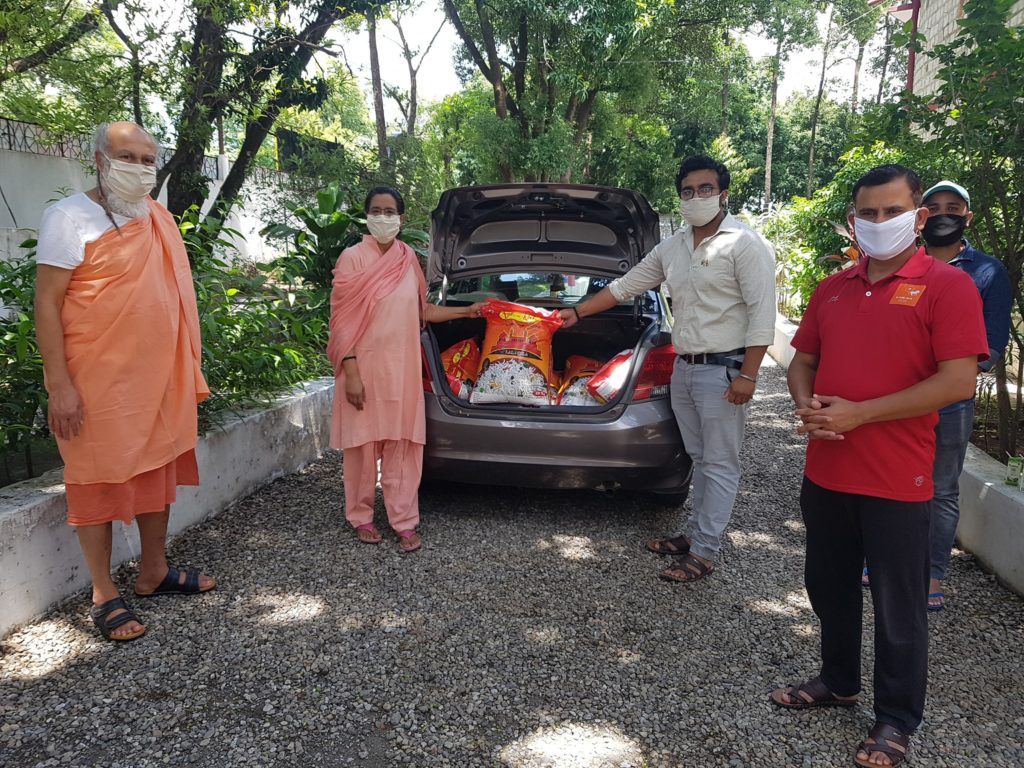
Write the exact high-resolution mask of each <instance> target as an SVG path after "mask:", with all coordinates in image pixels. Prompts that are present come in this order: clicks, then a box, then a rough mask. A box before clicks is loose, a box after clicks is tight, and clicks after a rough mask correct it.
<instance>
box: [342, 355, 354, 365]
mask: <svg viewBox="0 0 1024 768" xmlns="http://www.w3.org/2000/svg"><path fill="white" fill-rule="evenodd" d="M355 359H356V356H355V355H347V356H345V357H343V358H341V362H343V363H344V362H345V361H346V360H355Z"/></svg>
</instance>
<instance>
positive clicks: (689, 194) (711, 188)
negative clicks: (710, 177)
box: [679, 184, 718, 200]
mask: <svg viewBox="0 0 1024 768" xmlns="http://www.w3.org/2000/svg"><path fill="white" fill-rule="evenodd" d="M696 192H697V197H711V196H712V195H713V194H715V193H716V192H718V190H717V189H716V188H715V185H714V184H701V185H700V186H699V187H697V189H696ZM693 194H694V189H693V187H683V188H682V189H681V190H679V196H680V197H681V198H683V200H693Z"/></svg>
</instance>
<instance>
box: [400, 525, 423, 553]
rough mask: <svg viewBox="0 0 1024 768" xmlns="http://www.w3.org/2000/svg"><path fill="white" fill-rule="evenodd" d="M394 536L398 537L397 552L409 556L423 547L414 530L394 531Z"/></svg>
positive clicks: (421, 540)
mask: <svg viewBox="0 0 1024 768" xmlns="http://www.w3.org/2000/svg"><path fill="white" fill-rule="evenodd" d="M395 535H397V536H398V551H399V552H404V553H405V554H409V553H410V552H415V551H416V550H417V549H419V548H420V547H422V546H423V539H422V538H421V537H420V535H419V534H418V533H416V531H414V530H409V531H396V532H395Z"/></svg>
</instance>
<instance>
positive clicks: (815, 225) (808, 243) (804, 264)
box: [764, 140, 952, 317]
mask: <svg viewBox="0 0 1024 768" xmlns="http://www.w3.org/2000/svg"><path fill="white" fill-rule="evenodd" d="M840 160H841V165H840V167H839V169H838V170H837V171H836V173H835V175H834V176H833V178H832V181H830V182H829V183H828V184H826V185H824V186H823V187H821V188H819V189H818V190H817V191H816V192H815V193H814V196H813V197H812V198H811V199H810V200H808V199H806V198H803V197H795V198H794V199H793V201H792V203H791V204H790V205H789V206H786V207H784V208H782V209H781V210H779V211H777V212H775V213H773V214H772V216H771V217H770V218H769V219H768V220H767V221H766V222H765V225H764V233H765V236H766V237H768V238H769V239H770V240H772V241H773V243H774V244H775V249H776V254H775V255H776V259H777V262H778V264H779V269H780V271H781V276H782V282H783V283H784V284H785V285H786V286H787V290H789V291H791V292H792V293H791V296H788V297H786V298H787V302H786V304H787V308H788V310H789V311H790V312H791V313H792V314H793V315H794V316H796V317H798V316H800V315H802V314H803V311H804V309H805V308H806V307H807V302H808V301H809V300H810V298H811V294H812V293H813V292H814V289H815V287H816V286H817V285H818V283H819V282H820V281H821V279H822V278H823V277H825V276H826V275H828V274H829V273H830V272H832V271H834V270H835V269H837V268H839V267H841V266H843V265H844V264H846V263H848V262H847V261H846V260H845V259H844V258H842V254H843V252H844V251H845V250H846V248H847V247H848V246H849V245H850V241H849V238H847V237H846V236H844V235H842V234H840V231H842V230H843V229H844V228H845V226H846V220H847V212H848V209H849V206H850V203H851V202H852V199H851V193H852V191H853V185H854V184H855V183H856V181H857V179H859V178H860V177H861V176H862V175H864V174H865V173H866V172H867V171H869V170H871V169H872V168H874V167H875V166H877V165H883V164H885V163H899V164H901V165H906V166H908V167H910V168H913V169H914V170H916V171H917V172H918V174H920V176H921V177H922V179H924V180H925V184H928V183H929V181H928V180H929V179H931V180H933V181H932V182H931V183H934V181H937V180H939V179H941V178H945V177H947V176H949V173H950V171H951V170H952V168H951V165H952V160H951V159H950V158H949V157H948V156H946V155H941V154H940V155H936V154H933V153H931V152H929V151H928V150H927V149H926V147H925V145H924V143H923V142H921V141H920V140H917V142H916V143H914V142H910V141H908V142H907V144H906V145H905V146H902V147H897V146H892V145H889V144H885V143H884V142H881V141H878V142H875V143H873V144H871V145H870V146H867V147H857V148H855V149H852V150H850V151H849V152H847V153H846V154H845V155H843V156H842V158H841V159H840Z"/></svg>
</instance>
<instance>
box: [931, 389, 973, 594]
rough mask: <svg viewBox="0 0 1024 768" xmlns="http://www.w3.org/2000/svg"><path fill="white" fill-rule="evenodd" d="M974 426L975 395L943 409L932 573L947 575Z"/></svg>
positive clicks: (939, 427) (937, 440)
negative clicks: (963, 473) (965, 458)
mask: <svg viewBox="0 0 1024 768" xmlns="http://www.w3.org/2000/svg"><path fill="white" fill-rule="evenodd" d="M973 426H974V399H973V398H972V399H970V400H964V401H962V402H959V403H953V404H952V405H948V406H946V407H945V408H943V409H942V410H941V411H939V423H938V424H936V425H935V469H934V470H933V472H932V479H933V480H934V482H935V497H934V498H933V499H932V501H931V516H932V567H931V576H932V578H933V579H939V580H940V581H941V580H942V579H944V578H946V567H947V566H948V565H949V553H950V551H951V550H952V549H953V540H954V539H955V538H956V526H957V523H959V522H960V473H961V472H962V471H963V468H964V457H965V456H966V455H967V443H968V442H970V439H971V429H972V427H973Z"/></svg>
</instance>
